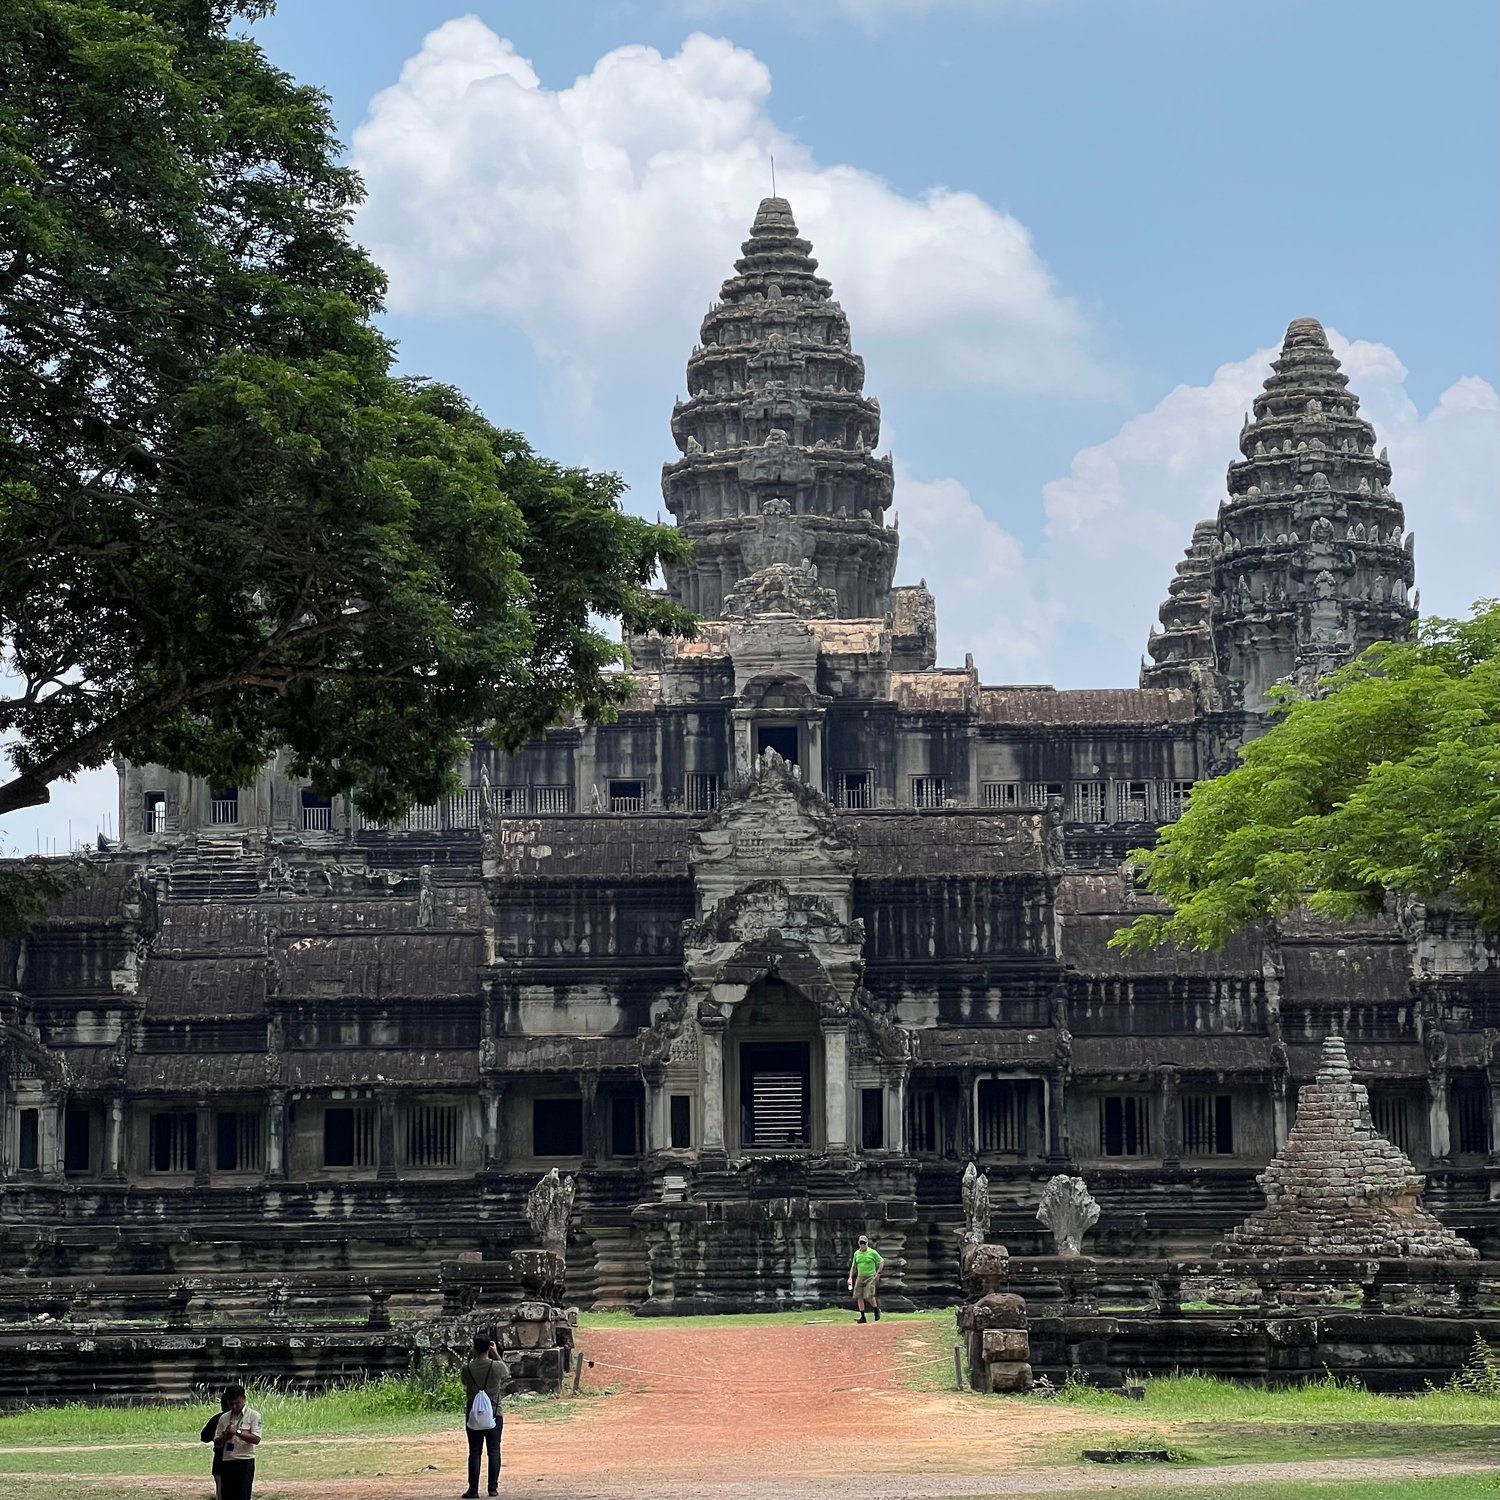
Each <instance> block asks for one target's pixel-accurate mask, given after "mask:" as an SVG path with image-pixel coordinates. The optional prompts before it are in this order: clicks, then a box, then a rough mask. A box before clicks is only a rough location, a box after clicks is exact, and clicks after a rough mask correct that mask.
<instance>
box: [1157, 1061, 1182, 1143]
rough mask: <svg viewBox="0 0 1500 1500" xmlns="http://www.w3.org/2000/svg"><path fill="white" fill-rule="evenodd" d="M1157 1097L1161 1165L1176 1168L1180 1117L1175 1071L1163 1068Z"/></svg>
mask: <svg viewBox="0 0 1500 1500" xmlns="http://www.w3.org/2000/svg"><path fill="white" fill-rule="evenodd" d="M1157 1097H1158V1099H1159V1101H1160V1106H1161V1164H1162V1166H1164V1167H1176V1166H1180V1165H1181V1164H1182V1115H1181V1113H1180V1111H1179V1110H1178V1108H1177V1070H1176V1069H1175V1068H1164V1069H1163V1070H1162V1074H1161V1078H1160V1080H1159V1084H1158V1089H1157Z"/></svg>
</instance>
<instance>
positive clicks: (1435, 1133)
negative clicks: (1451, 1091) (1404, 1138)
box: [1427, 1068, 1452, 1162]
mask: <svg viewBox="0 0 1500 1500" xmlns="http://www.w3.org/2000/svg"><path fill="white" fill-rule="evenodd" d="M1451 1149H1452V1141H1451V1140H1450V1138H1449V1124H1448V1070H1447V1069H1446V1068H1441V1069H1439V1070H1438V1071H1437V1072H1435V1073H1431V1074H1429V1075H1428V1078H1427V1150H1428V1153H1429V1155H1430V1157H1431V1159H1432V1160H1433V1161H1435V1162H1438V1161H1447V1160H1448V1155H1449V1152H1450V1150H1451Z"/></svg>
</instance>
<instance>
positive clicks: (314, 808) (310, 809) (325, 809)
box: [302, 787, 333, 833]
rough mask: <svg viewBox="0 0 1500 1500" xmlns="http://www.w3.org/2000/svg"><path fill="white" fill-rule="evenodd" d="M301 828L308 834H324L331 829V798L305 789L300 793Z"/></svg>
mask: <svg viewBox="0 0 1500 1500" xmlns="http://www.w3.org/2000/svg"><path fill="white" fill-rule="evenodd" d="M302 827H303V829H304V830H306V831H307V832H309V833H326V832H328V830H329V829H331V828H332V827H333V798H332V797H325V796H323V795H322V794H321V793H319V792H315V791H313V789H312V788H311V787H307V788H305V789H304V790H303V793H302Z"/></svg>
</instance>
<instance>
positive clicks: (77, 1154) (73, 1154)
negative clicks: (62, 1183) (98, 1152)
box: [63, 1104, 94, 1176]
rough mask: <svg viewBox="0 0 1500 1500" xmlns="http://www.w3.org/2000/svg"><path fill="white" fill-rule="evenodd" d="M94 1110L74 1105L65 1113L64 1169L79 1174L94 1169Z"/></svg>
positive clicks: (71, 1173)
mask: <svg viewBox="0 0 1500 1500" xmlns="http://www.w3.org/2000/svg"><path fill="white" fill-rule="evenodd" d="M93 1144H94V1112H93V1110H91V1109H88V1108H86V1107H84V1106H81V1105H76V1104H75V1105H73V1106H72V1107H71V1108H69V1109H68V1110H67V1111H65V1113H64V1114H63V1171H64V1172H66V1173H68V1174H69V1175H70V1176H71V1175H73V1174H77V1175H79V1176H82V1175H84V1174H85V1173H87V1172H89V1171H90V1170H92V1168H93V1165H94V1162H93V1156H94V1152H93Z"/></svg>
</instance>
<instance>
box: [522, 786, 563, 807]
mask: <svg viewBox="0 0 1500 1500" xmlns="http://www.w3.org/2000/svg"><path fill="white" fill-rule="evenodd" d="M531 806H532V810H533V811H534V812H539V813H570V812H572V811H573V788H572V787H570V786H534V787H532V789H531Z"/></svg>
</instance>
